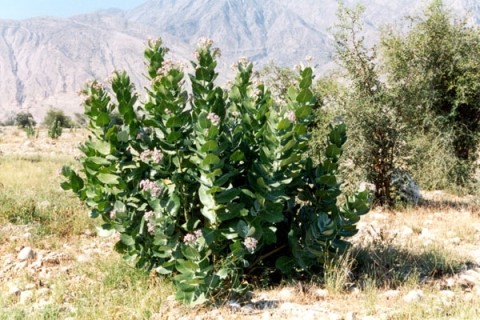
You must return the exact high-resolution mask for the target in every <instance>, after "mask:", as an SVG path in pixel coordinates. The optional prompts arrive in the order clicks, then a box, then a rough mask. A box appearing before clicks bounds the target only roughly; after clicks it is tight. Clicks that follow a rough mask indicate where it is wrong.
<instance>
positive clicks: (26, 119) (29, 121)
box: [15, 112, 37, 129]
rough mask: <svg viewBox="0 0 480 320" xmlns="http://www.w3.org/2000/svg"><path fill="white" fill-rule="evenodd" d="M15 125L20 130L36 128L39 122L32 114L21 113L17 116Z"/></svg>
mask: <svg viewBox="0 0 480 320" xmlns="http://www.w3.org/2000/svg"><path fill="white" fill-rule="evenodd" d="M15 124H16V125H17V126H19V127H20V128H23V129H25V128H27V127H32V128H33V127H35V125H36V124H37V122H36V121H35V119H34V118H33V116H32V114H31V113H30V112H19V113H17V114H16V116H15Z"/></svg>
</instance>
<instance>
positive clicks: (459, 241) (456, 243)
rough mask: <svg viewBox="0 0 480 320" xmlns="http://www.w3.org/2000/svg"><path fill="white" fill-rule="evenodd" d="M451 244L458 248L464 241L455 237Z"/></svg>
mask: <svg viewBox="0 0 480 320" xmlns="http://www.w3.org/2000/svg"><path fill="white" fill-rule="evenodd" d="M449 242H450V243H451V244H453V245H455V246H458V245H459V244H460V243H461V242H462V240H460V238H459V237H455V238H451V239H450V241H449Z"/></svg>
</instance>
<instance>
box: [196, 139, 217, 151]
mask: <svg viewBox="0 0 480 320" xmlns="http://www.w3.org/2000/svg"><path fill="white" fill-rule="evenodd" d="M217 148H218V143H217V142H216V141H213V140H208V141H207V142H205V144H204V145H203V146H202V147H201V148H200V151H201V152H205V153H207V152H211V151H215V150H217Z"/></svg>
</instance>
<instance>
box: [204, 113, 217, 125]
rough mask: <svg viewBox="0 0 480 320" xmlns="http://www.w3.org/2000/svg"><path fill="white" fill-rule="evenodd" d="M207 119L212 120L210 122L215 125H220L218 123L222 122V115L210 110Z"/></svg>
mask: <svg viewBox="0 0 480 320" xmlns="http://www.w3.org/2000/svg"><path fill="white" fill-rule="evenodd" d="M207 119H208V120H210V122H211V123H212V124H213V125H214V126H218V124H219V123H220V117H219V116H218V115H217V114H216V113H214V112H210V113H209V114H208V115H207Z"/></svg>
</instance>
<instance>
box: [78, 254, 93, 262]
mask: <svg viewBox="0 0 480 320" xmlns="http://www.w3.org/2000/svg"><path fill="white" fill-rule="evenodd" d="M90 259H91V258H90V256H88V255H86V254H80V255H78V257H77V261H78V262H80V263H84V262H88V261H90Z"/></svg>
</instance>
